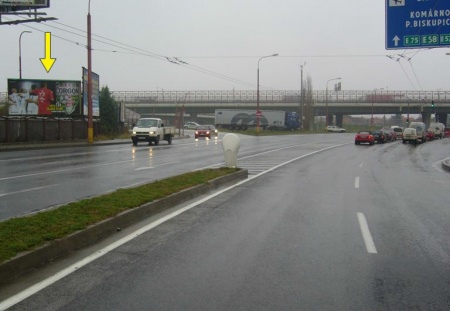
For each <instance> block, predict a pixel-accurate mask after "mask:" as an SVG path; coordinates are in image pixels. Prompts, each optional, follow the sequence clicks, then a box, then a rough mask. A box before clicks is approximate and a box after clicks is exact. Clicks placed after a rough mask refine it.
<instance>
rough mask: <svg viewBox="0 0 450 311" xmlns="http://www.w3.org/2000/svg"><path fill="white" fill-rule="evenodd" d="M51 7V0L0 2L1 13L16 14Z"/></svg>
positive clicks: (5, 0) (1, 0)
mask: <svg viewBox="0 0 450 311" xmlns="http://www.w3.org/2000/svg"><path fill="white" fill-rule="evenodd" d="M48 7H50V0H0V12H14V11H22V10H29V9H40V8H48Z"/></svg>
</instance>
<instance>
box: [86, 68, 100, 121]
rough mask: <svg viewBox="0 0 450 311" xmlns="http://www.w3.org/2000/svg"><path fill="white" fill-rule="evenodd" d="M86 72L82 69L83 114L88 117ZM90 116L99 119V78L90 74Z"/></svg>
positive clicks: (94, 74)
mask: <svg viewBox="0 0 450 311" xmlns="http://www.w3.org/2000/svg"><path fill="white" fill-rule="evenodd" d="M87 93H88V70H87V69H86V68H84V67H83V114H84V116H87V115H88V94H87ZM92 116H93V117H100V77H99V75H98V74H96V73H94V72H93V73H92Z"/></svg>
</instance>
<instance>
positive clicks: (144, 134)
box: [131, 118, 175, 146]
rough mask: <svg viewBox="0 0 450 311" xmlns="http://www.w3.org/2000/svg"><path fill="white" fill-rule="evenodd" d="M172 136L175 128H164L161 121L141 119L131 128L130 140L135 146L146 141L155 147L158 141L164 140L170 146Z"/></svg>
mask: <svg viewBox="0 0 450 311" xmlns="http://www.w3.org/2000/svg"><path fill="white" fill-rule="evenodd" d="M174 134H175V128H174V127H173V126H164V124H163V123H162V120H161V119H158V118H142V119H139V120H138V121H137V123H136V125H135V126H134V127H133V133H132V135H131V140H132V141H133V145H135V146H136V145H137V144H138V142H139V141H146V142H148V144H149V145H150V144H151V143H152V142H153V143H155V145H159V141H160V140H166V141H167V142H168V143H169V145H170V144H172V139H173V135H174Z"/></svg>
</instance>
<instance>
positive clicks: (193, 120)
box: [189, 112, 198, 122]
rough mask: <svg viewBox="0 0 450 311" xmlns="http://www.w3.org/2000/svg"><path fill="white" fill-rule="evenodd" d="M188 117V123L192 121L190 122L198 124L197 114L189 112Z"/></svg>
mask: <svg viewBox="0 0 450 311" xmlns="http://www.w3.org/2000/svg"><path fill="white" fill-rule="evenodd" d="M189 115H190V117H189V119H190V121H192V122H198V119H197V113H195V112H189Z"/></svg>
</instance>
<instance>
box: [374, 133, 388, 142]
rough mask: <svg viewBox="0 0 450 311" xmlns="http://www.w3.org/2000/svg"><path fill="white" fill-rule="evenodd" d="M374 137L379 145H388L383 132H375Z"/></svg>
mask: <svg viewBox="0 0 450 311" xmlns="http://www.w3.org/2000/svg"><path fill="white" fill-rule="evenodd" d="M372 135H373V137H374V138H375V141H376V142H377V143H382V144H384V143H386V134H385V133H384V132H383V131H373V132H372Z"/></svg>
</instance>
